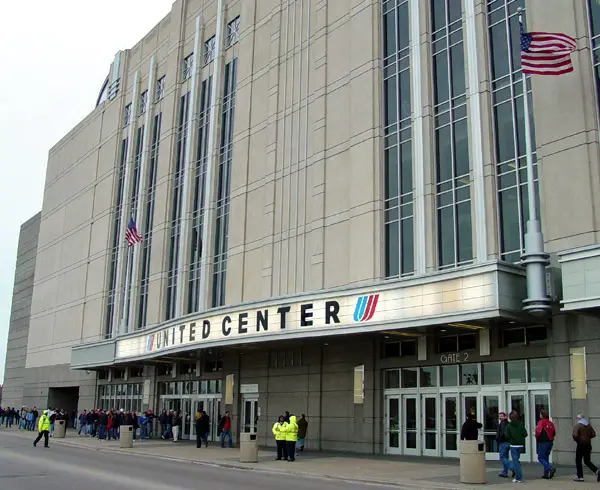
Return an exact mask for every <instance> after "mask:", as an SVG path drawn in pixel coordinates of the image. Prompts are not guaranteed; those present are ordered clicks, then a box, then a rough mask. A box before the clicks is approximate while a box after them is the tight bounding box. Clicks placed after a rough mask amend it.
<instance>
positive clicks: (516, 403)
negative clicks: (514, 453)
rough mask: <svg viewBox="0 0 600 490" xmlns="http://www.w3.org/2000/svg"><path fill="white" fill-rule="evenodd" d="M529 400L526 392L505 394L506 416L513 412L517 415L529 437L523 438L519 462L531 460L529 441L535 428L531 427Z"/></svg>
mask: <svg viewBox="0 0 600 490" xmlns="http://www.w3.org/2000/svg"><path fill="white" fill-rule="evenodd" d="M528 405H529V400H528V399H527V393H526V392H515V391H512V392H507V393H506V414H507V415H510V413H511V412H512V411H513V410H514V411H515V412H517V413H518V414H519V418H520V420H521V422H523V424H525V430H526V431H527V433H528V434H529V437H526V438H525V447H524V448H523V452H522V453H521V461H525V462H530V461H532V459H531V444H530V440H531V438H532V435H534V432H535V426H533V427H532V426H531V421H530V419H529V417H531V413H530V412H529V406H528Z"/></svg>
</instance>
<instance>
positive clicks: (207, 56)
mask: <svg viewBox="0 0 600 490" xmlns="http://www.w3.org/2000/svg"><path fill="white" fill-rule="evenodd" d="M216 50H217V40H216V37H215V36H211V37H209V38H208V39H207V40H206V41H204V55H203V57H202V59H203V60H204V64H205V65H208V64H209V63H210V62H211V61H213V60H214V59H215V52H216Z"/></svg>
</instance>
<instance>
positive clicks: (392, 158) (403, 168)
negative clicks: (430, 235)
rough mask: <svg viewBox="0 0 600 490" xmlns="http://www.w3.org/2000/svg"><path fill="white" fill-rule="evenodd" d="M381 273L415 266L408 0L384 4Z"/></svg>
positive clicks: (408, 270)
mask: <svg viewBox="0 0 600 490" xmlns="http://www.w3.org/2000/svg"><path fill="white" fill-rule="evenodd" d="M382 22H383V100H384V114H383V117H384V133H385V143H384V144H385V148H384V167H385V168H384V172H385V275H386V277H398V276H404V275H408V274H412V273H413V272H414V270H415V257H414V220H413V216H414V215H413V197H414V196H413V168H412V163H413V159H412V139H411V130H412V124H411V94H410V76H411V74H410V36H409V25H410V22H409V12H408V0H387V1H385V2H383V19H382Z"/></svg>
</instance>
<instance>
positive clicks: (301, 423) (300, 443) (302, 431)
mask: <svg viewBox="0 0 600 490" xmlns="http://www.w3.org/2000/svg"><path fill="white" fill-rule="evenodd" d="M307 431H308V420H306V415H304V414H302V415H300V420H298V440H297V441H296V446H297V447H298V448H299V452H302V451H304V444H305V440H306V432H307ZM297 453H298V449H296V454H297Z"/></svg>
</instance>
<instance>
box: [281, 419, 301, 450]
mask: <svg viewBox="0 0 600 490" xmlns="http://www.w3.org/2000/svg"><path fill="white" fill-rule="evenodd" d="M281 430H282V432H283V433H284V434H285V448H286V451H287V456H288V459H287V460H288V461H290V462H292V461H296V440H297V439H298V424H297V423H296V416H295V415H294V414H292V415H290V421H289V422H285V423H284V424H283V427H282V428H281Z"/></svg>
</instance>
